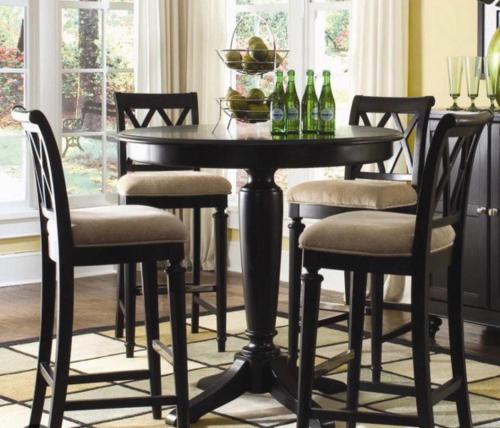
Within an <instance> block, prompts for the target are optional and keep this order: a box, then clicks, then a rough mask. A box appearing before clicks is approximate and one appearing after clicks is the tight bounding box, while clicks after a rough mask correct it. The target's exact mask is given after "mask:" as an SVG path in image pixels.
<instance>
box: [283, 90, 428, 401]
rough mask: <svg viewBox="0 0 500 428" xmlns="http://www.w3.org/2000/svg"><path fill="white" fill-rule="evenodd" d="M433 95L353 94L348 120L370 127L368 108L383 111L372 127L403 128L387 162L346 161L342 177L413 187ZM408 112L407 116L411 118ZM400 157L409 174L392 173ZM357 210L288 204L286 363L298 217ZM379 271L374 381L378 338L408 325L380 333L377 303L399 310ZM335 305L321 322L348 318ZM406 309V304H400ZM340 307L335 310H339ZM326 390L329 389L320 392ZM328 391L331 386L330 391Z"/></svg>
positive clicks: (292, 342) (294, 303) (293, 333)
mask: <svg viewBox="0 0 500 428" xmlns="http://www.w3.org/2000/svg"><path fill="white" fill-rule="evenodd" d="M434 103H435V100H434V97H414V98H408V97H402V98H400V97H366V96H361V95H358V96H356V97H354V100H353V102H352V106H351V113H350V117H349V124H350V125H359V124H362V125H364V126H373V125H372V122H371V121H370V118H369V117H368V115H369V114H371V113H376V114H380V115H382V117H381V118H380V120H379V121H378V123H377V124H376V126H377V127H380V128H383V127H386V126H387V124H388V122H389V120H390V119H393V121H394V124H395V126H396V127H397V128H398V129H399V130H400V131H401V132H402V133H403V139H402V140H401V141H400V142H398V143H396V144H399V147H397V148H395V154H394V156H393V157H392V158H391V159H390V160H389V165H388V166H387V167H386V165H385V164H384V163H383V162H379V163H378V164H377V167H378V171H372V172H368V171H362V170H361V169H362V167H363V165H354V166H348V167H346V168H345V177H344V178H345V179H346V180H354V179H356V178H362V179H371V180H392V181H407V182H411V184H412V186H413V187H414V188H415V189H416V190H417V191H418V188H419V181H420V177H421V175H422V171H423V168H424V162H423V160H424V159H425V152H426V147H425V141H426V138H427V125H428V122H429V115H430V111H431V108H432V106H433V105H434ZM400 115H409V123H408V125H407V126H406V128H405V127H404V126H403V122H402V120H401V118H400ZM410 116H411V117H410ZM413 135H415V139H414V144H413V146H414V149H413V150H412V149H411V142H410V141H411V138H412V136H413ZM401 156H403V158H404V161H405V166H406V168H407V171H408V173H406V174H404V173H396V172H395V168H396V165H397V163H398V161H399V159H400V158H401ZM415 208H416V207H415V206H410V207H401V208H399V209H391V210H390V211H396V212H415ZM353 210H359V208H355V209H354V208H352V209H351V208H345V207H335V206H326V205H320V204H318V205H309V204H299V203H290V206H289V217H290V219H291V223H290V224H289V226H288V228H289V231H290V232H289V278H290V279H289V303H288V304H289V312H288V313H289V331H288V350H289V363H290V365H291V366H295V365H296V364H297V347H298V334H299V305H298V302H299V301H300V275H301V262H302V251H301V250H300V248H299V236H300V234H301V233H302V231H303V230H304V227H305V226H304V224H303V223H302V219H303V218H312V219H322V218H325V217H329V216H331V215H335V214H339V213H342V212H347V211H353ZM344 280H345V290H346V302H347V303H348V302H349V294H350V284H351V272H349V271H345V272H344ZM383 282H384V276H383V275H373V276H372V295H375V297H376V301H377V303H379V301H381V302H380V303H379V305H378V306H376V307H375V306H372V307H371V308H370V310H371V314H372V322H373V325H374V328H373V330H372V331H374V334H373V336H372V339H373V344H372V365H373V376H374V380H376V379H377V377H378V378H379V376H380V375H379V373H380V369H381V353H382V343H383V342H384V341H387V340H390V339H391V338H394V334H396V335H400V334H403V333H404V332H406V331H408V329H409V326H405V327H404V328H405V329H406V330H401V332H400V330H399V328H398V329H397V331H396V330H395V331H391V332H388V333H387V334H386V335H385V336H384V335H383V334H382V306H384V307H387V308H392V309H398V310H399V309H401V305H397V307H396V306H395V304H391V303H384V302H383ZM338 308H339V306H338V305H335V304H331V303H329V302H321V309H322V310H324V311H332V312H334V313H336V315H333V316H331V317H328V318H324V319H322V320H321V321H320V322H319V323H320V325H322V326H324V325H329V324H332V323H337V322H341V321H345V320H347V319H348V318H349V313H348V312H345V311H342V310H340V311H339V309H338ZM404 309H406V310H408V307H406V306H405V307H404ZM339 312H340V313H339ZM325 392H328V391H325ZM330 392H332V391H330Z"/></svg>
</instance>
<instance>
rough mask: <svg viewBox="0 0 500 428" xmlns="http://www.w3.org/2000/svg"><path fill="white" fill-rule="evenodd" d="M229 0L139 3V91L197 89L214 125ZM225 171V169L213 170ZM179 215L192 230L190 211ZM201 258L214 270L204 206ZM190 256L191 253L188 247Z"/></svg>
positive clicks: (204, 115)
mask: <svg viewBox="0 0 500 428" xmlns="http://www.w3.org/2000/svg"><path fill="white" fill-rule="evenodd" d="M225 3H226V2H225V1H220V0H203V1H201V0H141V1H136V2H135V4H136V19H137V25H136V28H137V32H138V33H137V38H136V39H137V61H138V62H137V78H136V83H137V85H136V90H137V91H138V92H167V93H168V92H197V93H198V104H199V111H200V123H202V124H203V123H206V124H210V123H215V121H216V119H217V115H218V110H217V108H218V107H217V104H216V98H217V97H220V96H221V95H223V94H224V92H225V88H224V83H225V81H224V76H225V70H224V65H223V64H222V62H221V61H220V60H219V59H218V58H217V55H216V53H215V50H216V49H220V48H223V47H224V46H225V42H226V4H225ZM210 172H212V173H219V174H222V173H223V171H218V170H216V171H214V170H210ZM179 215H180V217H181V218H182V220H183V221H184V223H185V224H186V226H187V227H188V229H189V230H191V211H190V210H181V212H180V213H179ZM201 244H202V245H201V261H202V266H203V268H204V269H207V270H212V269H213V268H214V242H213V223H212V210H208V209H205V210H202V243H201ZM186 254H190V249H189V246H188V248H187V249H186Z"/></svg>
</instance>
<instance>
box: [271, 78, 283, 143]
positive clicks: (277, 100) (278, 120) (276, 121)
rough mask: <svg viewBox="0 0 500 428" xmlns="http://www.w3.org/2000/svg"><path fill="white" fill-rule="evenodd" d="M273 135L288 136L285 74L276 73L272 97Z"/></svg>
mask: <svg viewBox="0 0 500 428" xmlns="http://www.w3.org/2000/svg"><path fill="white" fill-rule="evenodd" d="M271 134H273V135H281V134H286V120H285V90H284V88H283V72H282V71H280V70H278V71H277V72H276V85H275V87H274V92H273V94H272V95H271Z"/></svg>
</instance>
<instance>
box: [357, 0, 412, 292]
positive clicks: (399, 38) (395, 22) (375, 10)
mask: <svg viewBox="0 0 500 428" xmlns="http://www.w3.org/2000/svg"><path fill="white" fill-rule="evenodd" d="M351 22H352V23H351V32H350V34H351V40H350V43H351V45H350V46H351V61H352V63H351V65H352V66H351V70H352V75H353V79H352V82H353V93H354V94H356V95H371V96H394V97H397V96H399V97H401V96H406V95H407V94H408V26H409V0H353V2H352V21H351ZM385 289H386V291H385V299H386V300H390V301H401V300H403V298H404V294H405V293H404V291H405V278H404V277H398V276H394V275H391V276H389V277H388V278H387V280H386V287H385Z"/></svg>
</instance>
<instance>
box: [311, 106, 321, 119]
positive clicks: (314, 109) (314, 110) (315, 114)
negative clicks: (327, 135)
mask: <svg viewBox="0 0 500 428" xmlns="http://www.w3.org/2000/svg"><path fill="white" fill-rule="evenodd" d="M311 114H312V118H313V120H318V119H319V112H318V107H314V108H313V109H312V112H311Z"/></svg>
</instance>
